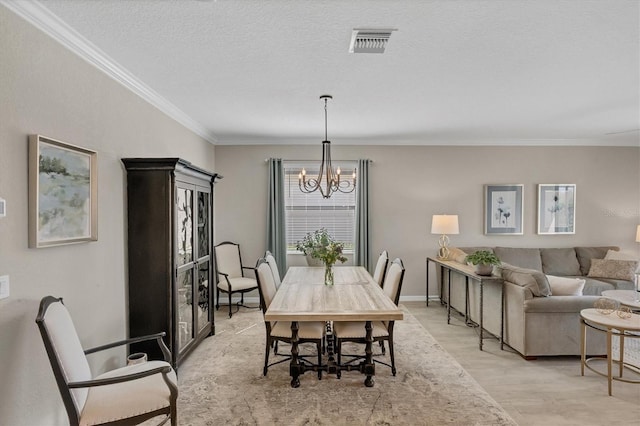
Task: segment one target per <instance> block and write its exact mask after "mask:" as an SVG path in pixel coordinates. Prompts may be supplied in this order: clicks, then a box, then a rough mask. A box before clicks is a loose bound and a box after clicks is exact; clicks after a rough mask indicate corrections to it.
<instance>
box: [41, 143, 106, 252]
mask: <svg viewBox="0 0 640 426" xmlns="http://www.w3.org/2000/svg"><path fill="white" fill-rule="evenodd" d="M97 239H98V171H97V154H96V152H95V151H91V150H88V149H85V148H80V147H78V146H74V145H70V144H68V143H65V142H60V141H57V140H54V139H51V138H47V137H45V136H41V135H32V136H30V137H29V247H32V248H39V247H48V246H56V245H62V244H72V243H80V242H86V241H96V240H97Z"/></svg>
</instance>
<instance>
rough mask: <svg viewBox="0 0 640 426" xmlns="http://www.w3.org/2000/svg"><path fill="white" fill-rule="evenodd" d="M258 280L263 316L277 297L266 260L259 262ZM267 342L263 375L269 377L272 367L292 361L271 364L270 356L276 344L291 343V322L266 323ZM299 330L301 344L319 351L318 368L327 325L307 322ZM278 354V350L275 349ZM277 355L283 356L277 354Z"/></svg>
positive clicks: (320, 377)
mask: <svg viewBox="0 0 640 426" xmlns="http://www.w3.org/2000/svg"><path fill="white" fill-rule="evenodd" d="M256 278H257V279H258V291H259V292H260V306H261V308H262V314H263V316H264V313H265V312H267V309H269V305H271V301H272V300H273V298H274V296H275V295H276V291H277V289H276V283H275V279H274V276H273V272H272V270H271V267H270V266H269V263H268V262H267V261H266V260H265V259H260V260H258V265H257V266H256ZM264 325H265V330H266V337H267V339H266V340H267V342H266V345H265V353H264V368H263V370H262V374H263V375H265V376H266V375H267V370H268V369H269V367H271V366H272V365H276V364H280V363H281V362H285V361H288V360H290V359H291V357H290V356H287V357H286V358H283V359H281V360H279V361H276V362H273V363H271V364H269V354H270V353H271V349H272V348H274V347H275V348H277V346H275V345H274V343H277V342H278V341H280V342H285V343H291V322H289V321H276V322H271V321H266V320H265V322H264ZM299 325H300V327H299V329H298V338H299V343H308V342H310V343H315V344H316V348H317V351H318V366H320V365H321V364H322V346H323V342H324V335H325V323H324V322H320V321H317V322H306V321H301V322H300V323H299ZM274 352H277V349H274ZM275 354H276V355H281V354H277V353H275ZM300 358H301V360H303V361H307V360H306V359H305V357H304V356H301V357H300ZM318 379H319V380H320V379H322V371H320V370H318Z"/></svg>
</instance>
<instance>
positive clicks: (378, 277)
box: [373, 250, 389, 287]
mask: <svg viewBox="0 0 640 426" xmlns="http://www.w3.org/2000/svg"><path fill="white" fill-rule="evenodd" d="M388 264H389V253H388V252H387V251H386V250H382V253H380V256H378V262H377V263H376V269H374V270H373V280H374V281H375V282H377V283H378V285H379V286H380V287H382V284H384V274H385V273H386V272H387V265H388Z"/></svg>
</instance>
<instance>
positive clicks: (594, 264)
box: [587, 259, 638, 281]
mask: <svg viewBox="0 0 640 426" xmlns="http://www.w3.org/2000/svg"><path fill="white" fill-rule="evenodd" d="M637 264H638V262H636V261H635V260H616V259H591V268H590V269H589V274H588V275H587V276H588V277H594V278H611V279H614V280H626V281H633V275H634V273H635V270H636V267H637Z"/></svg>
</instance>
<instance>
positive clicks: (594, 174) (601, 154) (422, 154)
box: [216, 139, 640, 300]
mask: <svg viewBox="0 0 640 426" xmlns="http://www.w3.org/2000/svg"><path fill="white" fill-rule="evenodd" d="M332 145H333V149H332V150H333V152H332V156H333V158H334V159H341V160H352V159H358V158H369V159H372V160H373V161H374V162H373V164H372V165H371V167H370V188H369V189H370V197H371V206H370V211H371V215H372V216H371V234H372V238H371V244H372V247H371V249H372V252H373V253H379V252H380V251H381V250H383V249H386V250H388V251H389V253H390V256H391V257H392V258H395V257H401V258H402V259H403V261H404V263H405V267H406V269H407V271H406V274H405V283H404V286H403V289H402V296H403V300H418V299H420V300H424V297H425V278H426V268H425V257H426V256H429V255H435V252H436V248H437V245H438V242H437V241H438V237H439V236H438V235H431V234H430V231H431V216H432V215H433V214H443V213H447V214H457V215H459V222H460V234H459V235H453V236H451V245H453V246H478V245H487V246H510V247H573V246H583V245H618V246H620V247H621V248H622V249H624V250H626V251H630V252H632V253H636V254H638V253H640V250H639V247H640V245H638V244H637V243H635V232H636V226H637V225H638V223H640V148H637V147H618V148H615V147H553V148H552V147H463V146H455V147H444V146H399V147H391V146H340V145H339V144H338V143H336V142H335V141H334V142H333V143H332ZM320 156H321V144H320V139H318V144H317V146H313V147H308V146H306V147H291V146H235V147H234V146H217V147H216V170H217V171H218V172H219V173H222V174H223V175H224V176H225V178H224V180H223V181H222V183H221V184H220V185H219V186H218V188H217V193H216V203H217V205H216V228H217V230H218V231H217V233H216V238H217V240H218V241H223V240H227V239H229V240H234V241H238V242H240V243H241V246H242V251H243V254H242V255H243V261H244V262H245V263H247V264H251V263H252V262H255V260H256V259H257V258H258V257H260V256H261V255H262V254H263V253H264V250H265V241H266V237H265V235H266V221H265V217H266V216H265V214H266V203H267V200H266V188H267V168H268V167H267V164H266V163H265V161H264V160H265V158H268V157H279V158H283V159H291V160H306V159H316V160H318V161H319V159H320ZM495 183H519V184H524V235H521V236H486V235H484V234H483V232H484V231H483V198H484V196H483V191H484V190H483V185H484V184H495ZM539 183H574V184H576V185H577V187H576V234H575V235H537V234H536V206H537V190H538V189H537V184H539ZM639 257H640V255H639ZM431 268H432V271H431V275H432V276H431V280H432V281H431V282H432V283H434V282H435V276H433V273H434V271H433V266H432V267H431ZM283 272H284V271H283ZM435 287H436V286H435V285H433V286H432V287H431V288H430V293H431V294H432V295H435V294H436V293H437V292H436V289H435Z"/></svg>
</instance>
